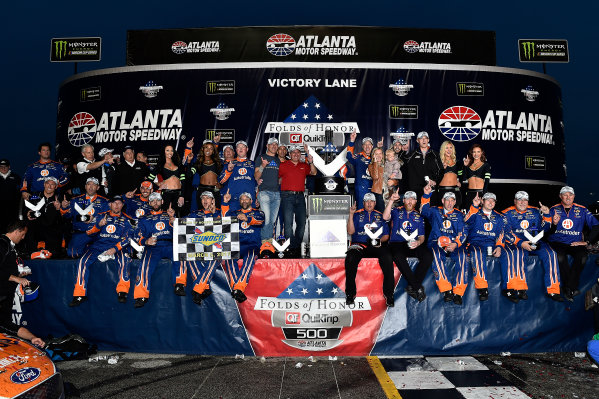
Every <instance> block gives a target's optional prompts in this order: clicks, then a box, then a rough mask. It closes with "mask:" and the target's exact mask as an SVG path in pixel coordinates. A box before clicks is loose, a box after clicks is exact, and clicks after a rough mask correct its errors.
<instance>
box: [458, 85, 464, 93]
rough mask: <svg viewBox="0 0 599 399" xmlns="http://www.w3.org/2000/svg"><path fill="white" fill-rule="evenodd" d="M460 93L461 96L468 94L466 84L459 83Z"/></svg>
mask: <svg viewBox="0 0 599 399" xmlns="http://www.w3.org/2000/svg"><path fill="white" fill-rule="evenodd" d="M458 93H459V94H464V93H466V83H458Z"/></svg>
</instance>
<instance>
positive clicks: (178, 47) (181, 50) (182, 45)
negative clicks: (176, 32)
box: [171, 41, 187, 54]
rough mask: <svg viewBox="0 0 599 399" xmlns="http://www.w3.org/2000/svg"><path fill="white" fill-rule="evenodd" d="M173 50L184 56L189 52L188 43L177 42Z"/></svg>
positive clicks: (173, 45)
mask: <svg viewBox="0 0 599 399" xmlns="http://www.w3.org/2000/svg"><path fill="white" fill-rule="evenodd" d="M171 50H173V53H175V54H183V53H185V52H186V51H187V43H185V42H182V41H176V42H174V43H173V44H172V45H171Z"/></svg>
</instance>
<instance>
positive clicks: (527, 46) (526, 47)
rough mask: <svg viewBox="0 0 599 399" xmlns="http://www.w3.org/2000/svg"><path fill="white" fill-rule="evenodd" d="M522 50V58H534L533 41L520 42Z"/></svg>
mask: <svg viewBox="0 0 599 399" xmlns="http://www.w3.org/2000/svg"><path fill="white" fill-rule="evenodd" d="M522 51H523V53H524V58H525V59H527V60H532V59H534V58H535V42H522Z"/></svg>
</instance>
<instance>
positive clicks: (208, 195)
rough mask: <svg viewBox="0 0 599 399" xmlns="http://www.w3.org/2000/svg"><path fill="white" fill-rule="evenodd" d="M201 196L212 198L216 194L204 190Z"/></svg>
mask: <svg viewBox="0 0 599 399" xmlns="http://www.w3.org/2000/svg"><path fill="white" fill-rule="evenodd" d="M200 197H210V198H212V199H214V194H212V192H210V191H204V192H202V194H200Z"/></svg>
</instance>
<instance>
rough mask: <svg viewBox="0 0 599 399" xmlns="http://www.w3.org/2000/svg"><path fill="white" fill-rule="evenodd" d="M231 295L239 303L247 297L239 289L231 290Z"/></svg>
mask: <svg viewBox="0 0 599 399" xmlns="http://www.w3.org/2000/svg"><path fill="white" fill-rule="evenodd" d="M231 296H232V297H233V298H234V299H235V300H236V301H237V302H239V303H241V302H244V301H245V300H247V299H248V298H247V296H245V294H244V293H243V291H241V290H233V291H232V292H231Z"/></svg>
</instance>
